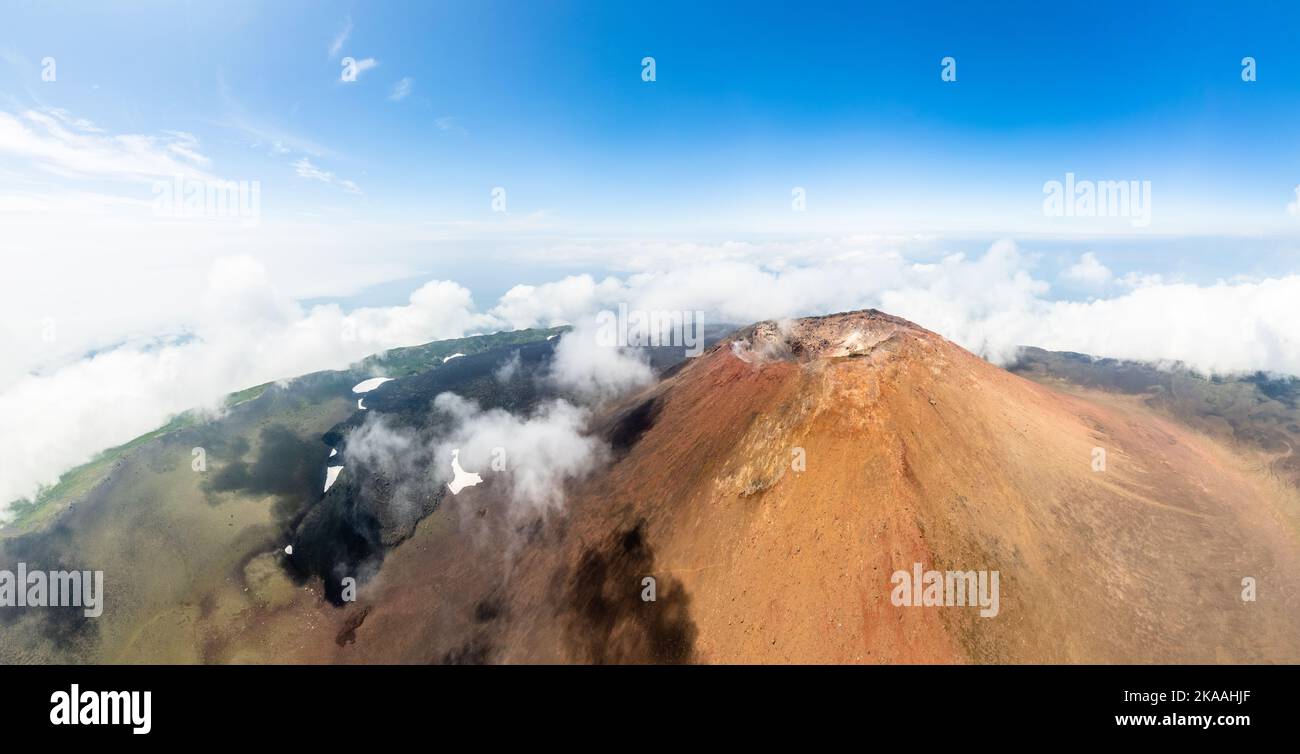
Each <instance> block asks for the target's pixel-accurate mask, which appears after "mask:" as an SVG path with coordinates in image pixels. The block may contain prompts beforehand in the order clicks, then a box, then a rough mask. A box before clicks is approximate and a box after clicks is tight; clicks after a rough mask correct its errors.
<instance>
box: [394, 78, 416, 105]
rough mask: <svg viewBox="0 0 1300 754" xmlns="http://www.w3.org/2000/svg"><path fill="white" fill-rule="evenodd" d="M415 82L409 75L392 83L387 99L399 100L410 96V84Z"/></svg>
mask: <svg viewBox="0 0 1300 754" xmlns="http://www.w3.org/2000/svg"><path fill="white" fill-rule="evenodd" d="M413 83H415V82H414V81H413V80H412V79H411V77H410V76H407V77H405V78H403V79H402V80H401V81H398V82H397V83H396V84H393V91H392V92H391V93H389V95H388V99H390V100H392V101H393V102H401V101H402V100H404V99H406V98H407V97H409V96H411V85H412V84H413Z"/></svg>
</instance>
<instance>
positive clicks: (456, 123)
mask: <svg viewBox="0 0 1300 754" xmlns="http://www.w3.org/2000/svg"><path fill="white" fill-rule="evenodd" d="M433 124H434V125H435V126H437V127H438V129H439V130H441V131H446V132H448V133H454V134H460V135H461V136H468V135H469V130H468V129H466V128H465V126H463V125H461V122H460V118H455V117H452V116H450V115H444V116H442V117H441V118H436V119H435V120H434V121H433Z"/></svg>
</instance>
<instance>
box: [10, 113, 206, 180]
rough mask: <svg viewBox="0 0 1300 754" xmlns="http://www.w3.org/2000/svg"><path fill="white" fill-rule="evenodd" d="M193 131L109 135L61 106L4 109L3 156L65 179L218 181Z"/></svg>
mask: <svg viewBox="0 0 1300 754" xmlns="http://www.w3.org/2000/svg"><path fill="white" fill-rule="evenodd" d="M198 149H199V142H198V139H197V138H196V137H195V136H193V135H192V134H187V133H183V132H167V133H163V134H159V135H144V134H120V135H108V134H105V133H104V132H103V131H102V130H100V129H99V128H97V127H95V126H94V125H93V124H90V123H88V122H86V121H80V120H75V119H72V118H70V117H69V116H67V114H66V113H63V112H62V111H59V110H51V111H36V110H28V111H25V112H23V113H22V114H21V115H13V114H11V113H7V112H3V111H0V155H6V154H7V155H10V156H11V157H16V158H18V159H20V160H22V161H24V162H25V163H27V164H28V165H29V166H34V167H36V168H38V169H40V170H43V171H46V172H48V173H51V174H53V175H57V176H61V177H64V178H74V179H100V180H114V181H134V182H150V183H152V182H154V181H157V180H159V179H164V178H172V177H174V176H178V175H179V176H184V177H186V178H189V179H194V180H203V181H206V180H213V179H214V178H213V176H211V175H209V174H208V173H207V172H205V171H204V169H203V168H204V167H205V166H206V165H208V164H209V163H210V162H211V161H210V160H209V159H208V158H207V157H206V156H204V155H203V154H201V153H200V152H199V151H198Z"/></svg>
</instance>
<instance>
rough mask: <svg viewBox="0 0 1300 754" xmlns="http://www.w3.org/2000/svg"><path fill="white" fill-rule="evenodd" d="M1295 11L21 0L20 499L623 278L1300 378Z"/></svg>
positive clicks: (987, 337)
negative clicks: (100, 454)
mask: <svg viewBox="0 0 1300 754" xmlns="http://www.w3.org/2000/svg"><path fill="white" fill-rule="evenodd" d="M906 6H915V7H906ZM1296 28H1300V6H1296V5H1295V4H1294V3H1291V4H1284V3H1277V4H1265V3H1253V4H1249V5H1248V6H1240V5H1236V6H1223V7H1222V8H1221V9H1218V10H1209V9H1205V8H1202V7H1201V4H1198V3H1185V2H1183V3H1172V2H1171V3H1136V4H1135V3H1108V2H1103V3H1091V4H1087V5H1085V6H1081V7H1071V6H1070V4H1065V3H1041V2H1037V3H1028V2H1027V3H926V4H908V3H888V4H886V3H851V4H850V3H844V4H829V3H826V4H822V3H808V2H805V3H743V4H741V3H707V4H705V3H678V2H656V3H623V2H584V3H576V2H515V3H505V2H493V1H483V0H476V1H475V2H464V3H447V2H428V1H425V2H410V3H398V2H371V3H350V2H296V1H294V0H276V1H275V2H266V3H252V2H243V1H242V0H222V2H213V3H200V2H125V1H124V2H113V3H101V4H91V3H80V2H78V3H73V2H52V1H49V2H9V3H7V4H6V7H5V8H4V10H3V14H2V15H0V254H2V255H3V261H4V269H5V274H4V276H2V277H0V353H2V354H4V358H3V359H0V417H3V419H4V421H5V422H6V425H5V426H0V458H4V459H5V461H6V464H7V466H6V470H5V474H3V475H0V505H2V503H3V501H5V500H7V499H12V498H15V497H18V496H22V495H26V494H30V493H32V491H34V490H35V489H37V488H39V486H40V485H42V484H49V483H52V482H53V481H54V480H56V479H57V478H58V475H59V474H60V473H62V472H63V471H65V470H66V469H68V468H71V467H72V466H75V465H76V464H78V463H81V462H84V461H85V460H86V459H88V458H89V457H91V456H92V455H93V454H94V453H95V452H97V451H99V450H102V449H103V448H105V447H111V446H112V445H115V444H118V443H121V442H125V441H127V440H130V439H131V438H133V437H136V436H138V435H139V434H142V433H144V432H147V431H149V430H151V429H154V428H156V427H158V426H160V425H161V424H162V423H164V422H165V421H166V420H167V418H168V417H169V416H172V415H174V414H175V413H176V412H179V411H182V410H185V409H188V408H191V407H193V406H199V405H216V404H217V403H218V402H219V401H220V400H221V398H222V397H223V396H224V395H226V394H228V393H229V392H231V391H234V390H239V389H243V388H246V387H249V386H252V385H256V384H260V383H262V382H266V381H268V380H276V379H282V378H286V377H292V376H295V375H299V374H303V373H306V372H310V371H315V370H319V369H334V368H341V367H344V366H346V365H348V364H350V363H353V362H355V361H356V360H357V359H359V358H362V357H364V356H366V355H368V354H371V353H376V352H379V351H383V350H385V349H388V348H392V347H396V346H403V345H412V344H416V343H423V342H428V341H431V340H436V339H441V338H451V337H460V336H464V335H470V334H475V333H481V332H494V331H497V330H502V329H516V328H520V327H530V326H549V325H552V324H557V323H561V322H567V323H571V324H575V331H574V332H575V333H579V332H582V331H583V329H582V323H584V322H589V321H590V320H591V318H592V317H593V315H594V313H595V312H597V311H600V310H605V309H610V308H613V307H617V306H620V305H625V304H630V305H632V306H633V307H640V308H645V309H657V310H658V309H662V310H669V311H692V312H694V311H703V312H706V319H707V320H708V321H711V322H728V323H742V322H752V321H755V320H758V319H764V318H781V317H793V316H805V315H811V314H824V313H829V312H834V311H843V310H848V309H858V308H865V307H878V308H882V309H885V310H887V311H890V312H891V313H893V314H897V315H900V316H903V317H906V318H908V319H911V320H913V321H915V322H917V323H919V324H921V325H923V326H925V327H929V328H931V329H933V330H935V331H936V332H939V333H940V334H942V335H944V336H945V337H948V338H950V339H952V340H953V341H954V342H956V343H958V344H959V345H961V346H963V347H966V348H968V349H970V350H971V351H973V352H976V353H978V354H980V355H982V356H985V357H986V358H989V359H990V360H993V361H997V362H999V363H1000V362H1003V361H1005V360H1006V359H1007V358H1009V356H1010V355H1011V354H1014V352H1015V349H1016V348H1017V347H1018V346H1020V345H1037V346H1041V347H1045V348H1051V349H1057V350H1072V351H1080V352H1085V353H1093V354H1097V355H1102V356H1113V357H1118V358H1134V359H1143V360H1149V361H1176V360H1177V361H1183V362H1185V363H1188V364H1190V365H1192V366H1194V367H1196V368H1198V369H1202V370H1204V371H1207V372H1232V373H1237V372H1242V371H1252V370H1257V369H1263V370H1269V371H1277V372H1283V373H1289V374H1300V324H1298V323H1300V233H1297V230H1300V192H1298V190H1297V185H1298V184H1300V154H1298V153H1297V149H1298V147H1297V139H1296V136H1295V134H1296V133H1297V126H1298V125H1300V55H1298V54H1297V53H1296V50H1297V46H1296V44H1295V41H1294V36H1295V31H1294V30H1295V29H1296ZM647 56H649V57H653V58H654V60H655V80H653V81H646V80H644V79H643V75H642V74H643V67H642V60H643V58H646V57H647ZM948 57H951V58H952V59H953V60H954V61H955V74H956V77H955V80H953V81H945V80H944V78H943V75H942V74H943V72H944V70H945V66H944V63H943V62H942V61H943V60H944V58H948ZM1246 57H1251V58H1254V60H1255V66H1256V68H1255V73H1256V80H1254V81H1244V80H1243V78H1242V72H1243V68H1242V59H1243V58H1246ZM346 58H351V59H352V60H353V61H354V62H355V63H356V64H357V70H358V75H357V76H356V78H355V80H353V81H345V80H343V78H344V77H343V75H342V74H343V71H344V67H343V63H344V60H345V59H346ZM47 59H48V60H47ZM50 61H52V63H53V65H51V64H50ZM948 70H952V68H951V66H950V67H949V68H948ZM51 74H52V75H51ZM1070 176H1073V178H1070ZM230 182H234V183H233V184H232V183H230ZM1053 182H1058V183H1060V184H1061V186H1062V187H1063V186H1064V185H1066V184H1068V185H1069V186H1070V187H1071V188H1070V189H1069V191H1071V192H1072V193H1071V194H1070V195H1069V199H1068V201H1063V202H1061V203H1058V204H1057V205H1054V206H1056V207H1058V208H1059V209H1060V211H1059V212H1056V211H1052V210H1051V208H1050V207H1051V206H1053V205H1049V204H1045V198H1048V197H1050V196H1052V192H1053V191H1056V190H1059V191H1066V189H1064V188H1060V189H1053V188H1052V187H1053V185H1054V183H1053ZM181 185H183V186H186V187H188V188H196V187H197V188H199V189H201V191H200V192H199V196H200V197H206V198H209V199H211V198H213V197H215V196H217V194H218V192H220V191H224V190H225V189H222V188H219V187H222V186H229V185H236V186H243V187H246V188H247V189H248V190H247V191H245V190H244V189H243V188H241V189H240V191H241V193H240V197H241V201H242V199H244V198H248V199H249V200H250V202H249V209H250V211H249V212H247V213H245V212H244V211H243V205H242V204H241V205H240V206H241V210H240V212H239V213H236V214H233V215H232V214H230V213H223V212H220V211H206V210H205V211H201V212H198V213H190V212H188V210H186V211H181V210H184V209H185V206H184V202H170V203H169V202H167V201H164V200H165V199H166V197H167V196H168V195H169V194H168V192H169V191H171V190H172V189H170V188H169V187H172V186H181ZM214 187H218V188H214ZM254 187H256V193H255V194H254V193H253V188H254ZM1102 187H1106V191H1107V196H1115V195H1116V194H1115V193H1114V192H1115V191H1118V190H1119V189H1121V188H1122V189H1126V190H1127V189H1130V188H1131V191H1130V192H1129V194H1128V196H1127V201H1124V202H1119V203H1117V204H1115V207H1116V209H1117V210H1118V209H1121V208H1122V209H1124V210H1125V212H1119V211H1113V212H1112V211H1107V212H1103V213H1101V216H1098V213H1096V212H1095V211H1094V210H1095V209H1096V208H1097V207H1098V206H1100V205H1099V204H1098V203H1097V202H1095V201H1093V199H1092V197H1095V196H1097V195H1099V194H1098V192H1099V191H1100V190H1101V188H1102ZM1147 187H1149V195H1148V194H1147V191H1148V188H1147ZM495 189H502V190H504V192H505V194H504V196H505V204H504V206H502V205H501V204H499V203H498V204H497V206H496V207H494V204H493V196H494V194H493V192H494V190H495ZM186 190H187V191H188V189H186ZM1045 192H1046V193H1045ZM253 196H256V202H253V201H252V199H251V198H252V197H253ZM1148 196H1149V199H1148V198H1147V197H1148ZM1085 199H1086V201H1085ZM1138 199H1142V200H1141V201H1137V200H1138ZM1288 205H1291V206H1288ZM206 206H207V205H203V204H202V203H200V207H206ZM1067 207H1068V211H1066V208H1067ZM498 209H500V210H503V211H497V210H498ZM1128 210H1133V211H1131V212H1130V211H1128ZM345 332H346V333H355V334H356V336H355V337H351V336H348V337H345V336H344V335H343V333H345ZM566 337H572V338H574V339H575V341H574V342H575V343H577V344H578V345H577V346H575V348H574V350H573V351H572V353H575V354H585V356H588V357H591V358H592V361H591V363H582V364H578V365H577V367H576V368H577V371H578V372H581V371H582V370H583V369H587V370H589V371H590V373H591V375H593V376H595V377H599V376H600V375H601V374H603V371H602V370H606V371H611V373H612V372H617V370H616V369H611V368H610V365H609V364H608V363H605V362H603V361H602V360H601V359H602V358H604V357H607V356H608V355H609V354H608V353H606V352H604V351H602V350H600V349H595V348H591V349H585V350H584V349H583V348H582V347H581V346H582V343H581V341H580V340H578V338H579V337H580V336H578V335H576V334H574V335H570V336H566ZM2 518H3V510H2V509H0V519H2Z"/></svg>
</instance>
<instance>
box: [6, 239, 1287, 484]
mask: <svg viewBox="0 0 1300 754" xmlns="http://www.w3.org/2000/svg"><path fill="white" fill-rule="evenodd" d="M699 258H700V259H701V261H698V262H694V263H692V262H679V263H674V264H668V265H665V266H663V267H662V268H660V269H658V270H654V271H645V272H639V273H635V274H630V275H627V276H623V277H614V276H611V277H607V278H604V279H601V280H597V279H596V278H594V277H592V276H590V275H576V276H570V277H566V278H563V279H561V280H557V281H554V282H551V283H546V284H543V285H521V286H516V287H515V288H512V289H510V290H509V291H507V292H506V293H505V294H504V295H503V296H502V297H501V298H500V299H499V300H498V301H497V302H496V304H495V305H494V306H491V307H490V308H488V309H486V310H480V309H479V308H477V307H476V306H475V304H474V302H473V300H472V297H471V295H470V292H469V290H467V289H466V288H464V287H462V286H460V285H458V284H456V283H454V282H450V281H433V282H430V283H427V284H425V285H424V286H422V287H421V288H419V289H418V290H417V291H415V292H414V293H413V294H412V295H411V296H410V299H409V301H408V302H407V303H405V304H403V305H401V306H393V307H374V308H362V309H357V310H354V311H351V312H344V311H342V310H341V309H340V308H338V307H337V306H334V305H326V306H317V307H313V308H311V309H305V308H303V307H302V306H301V305H300V304H298V303H297V302H296V301H294V300H293V299H292V298H290V297H288V296H286V295H284V294H282V293H281V292H279V291H278V290H277V288H276V286H275V285H274V284H273V283H272V281H271V280H270V278H269V276H268V275H267V273H266V271H265V269H264V268H263V267H262V265H261V264H259V263H258V262H256V261H254V260H253V259H251V258H248V257H235V258H229V259H223V260H220V261H219V262H218V263H217V264H216V265H214V266H213V268H212V269H211V271H210V272H209V274H208V275H207V282H206V293H205V294H204V296H203V297H202V302H201V306H200V307H199V313H198V314H197V315H196V318H195V320H194V321H193V322H190V323H188V324H187V326H186V328H185V329H184V331H183V337H181V338H173V339H172V340H169V341H148V340H145V341H132V342H129V343H126V344H123V345H119V346H118V347H116V348H109V349H103V350H101V351H99V352H96V353H95V354H94V355H92V356H89V357H87V358H82V359H77V360H68V359H67V358H66V357H64V358H62V359H61V360H59V361H56V362H53V363H43V362H40V361H39V360H38V359H37V357H38V356H39V354H38V353H37V352H33V351H31V350H30V349H28V350H26V351H24V350H22V349H15V350H14V351H11V352H10V353H18V354H25V355H24V356H23V357H22V358H23V359H24V361H22V362H21V363H17V364H11V365H7V366H6V368H5V369H3V370H0V422H3V425H2V426H0V458H4V459H5V469H4V474H3V476H2V477H0V500H3V501H7V500H12V499H14V498H18V497H21V496H26V495H31V494H33V493H34V492H35V491H36V489H37V487H38V486H39V485H42V484H52V483H53V482H54V481H56V480H57V478H58V475H59V474H60V473H61V472H63V471H65V470H67V469H68V468H71V467H72V466H74V465H76V464H79V463H82V462H84V461H86V460H89V459H90V458H91V457H92V456H93V454H94V453H96V452H98V451H100V450H102V449H104V448H106V447H110V446H113V445H116V444H120V443H122V442H126V441H128V440H130V439H132V438H134V437H136V436H139V435H140V434H143V433H145V432H148V431H150V430H152V429H155V428H156V427H158V426H160V425H162V424H163V423H164V422H165V421H166V420H167V419H168V417H170V416H172V415H174V414H176V413H178V412H180V411H183V410H185V409H188V408H191V407H194V406H202V405H209V406H211V405H215V404H216V403H217V402H218V401H219V400H220V399H221V397H222V396H224V395H225V394H227V393H229V392H232V391H235V390H239V389H242V388H245V387H249V386H251V385H256V384H260V383H262V382H267V381H271V380H277V379H283V378H288V377H292V376H295V375H298V374H302V373H305V372H309V371H314V370H319V369H326V368H341V367H344V366H346V365H347V364H349V363H351V362H353V361H355V360H357V359H359V358H362V357H364V356H366V355H368V354H370V353H374V352H377V351H382V350H384V349H387V348H392V347H396V346H402V345H412V344H416V343H423V342H427V341H430V340H437V339H443V338H451V337H460V336H463V335H466V334H473V333H485V332H494V331H498V330H508V329H517V328H522V327H532V326H550V325H553V324H557V323H561V322H564V323H573V324H575V329H574V331H573V333H571V334H570V335H567V336H565V338H564V339H563V340H562V341H561V342H560V344H559V346H558V351H557V359H556V362H555V370H554V372H553V374H552V376H553V378H554V379H556V380H557V381H559V382H560V383H561V384H562V385H564V386H565V387H567V388H568V389H570V390H572V391H573V392H574V393H576V394H579V395H582V396H583V397H586V398H591V399H599V398H600V397H602V396H606V397H607V396H608V395H611V394H615V393H617V392H619V391H622V390H626V389H630V388H633V387H636V386H637V385H640V384H644V383H645V382H646V381H647V380H648V379H649V378H650V375H649V370H648V369H647V368H646V367H645V366H644V364H642V363H640V362H639V361H636V360H635V359H632V358H629V357H628V356H627V355H626V354H620V353H619V352H618V351H616V350H614V349H610V348H607V347H601V346H597V345H596V344H595V340H594V337H593V328H591V327H590V326H589V325H590V323H591V321H592V319H591V318H592V316H593V314H594V313H595V312H598V311H601V310H606V309H613V308H616V307H617V306H618V305H619V304H621V303H626V304H628V305H629V306H630V307H631V308H633V309H642V310H669V311H681V310H686V311H697V310H700V311H704V312H705V313H706V316H707V318H708V320H709V321H712V322H718V323H723V322H726V323H736V324H744V323H749V322H752V321H755V320H758V319H769V318H782V317H794V316H804V315H810V314H822V313H827V312H834V311H844V310H850V309H860V308H866V307H876V308H880V309H883V310H885V311H888V312H890V313H892V314H896V315H899V316H902V317H906V318H908V319H911V320H913V321H915V322H917V323H918V324H921V325H923V326H925V327H927V328H929V329H932V330H935V331H936V332H938V333H940V334H942V335H944V336H945V337H948V338H949V339H951V340H953V341H955V342H956V343H958V344H959V345H962V346H964V347H966V348H968V349H970V350H972V351H974V352H976V353H978V354H980V355H982V356H985V357H986V358H989V359H991V360H993V361H995V362H1005V361H1007V360H1008V359H1010V358H1012V357H1014V354H1015V350H1016V348H1017V347H1018V346H1020V345H1036V346H1040V347H1043V348H1049V349H1057V350H1072V351H1081V352H1086V353H1091V354H1095V355H1101V356H1112V357H1118V358H1130V359H1140V360H1148V361H1182V362H1184V363H1186V364H1188V365H1190V366H1192V367H1195V368H1198V369H1201V370H1203V371H1207V372H1220V373H1231V372H1245V371H1254V370H1266V371H1274V372H1286V373H1293V374H1300V276H1294V275H1292V276H1286V277H1281V278H1275V279H1265V280H1246V281H1240V280H1234V281H1225V282H1219V283H1215V284H1212V285H1201V286H1198V285H1191V284H1184V283H1177V282H1164V281H1163V280H1161V279H1160V278H1158V277H1152V278H1140V277H1135V278H1131V279H1129V280H1128V282H1127V284H1126V285H1127V286H1128V287H1125V288H1124V291H1123V293H1122V294H1120V295H1114V296H1111V297H1107V298H1095V299H1090V300H1088V301H1063V300H1053V299H1051V298H1050V292H1051V285H1050V284H1049V283H1048V282H1046V281H1044V280H1041V279H1039V278H1037V277H1035V275H1034V274H1033V258H1032V256H1031V255H1028V254H1026V253H1024V252H1023V251H1022V250H1021V249H1020V248H1019V247H1017V246H1016V244H1014V243H1011V242H1009V241H1003V242H999V243H996V244H994V245H993V246H991V247H990V248H989V249H988V250H987V251H986V252H984V253H983V254H981V255H979V256H976V257H967V256H965V255H961V254H953V255H950V256H947V257H943V258H941V259H939V260H938V261H934V262H929V263H918V262H915V261H912V260H909V259H907V258H906V257H905V256H903V255H901V254H898V253H895V252H878V253H868V252H863V253H857V254H839V255H836V256H833V257H829V258H822V259H818V260H809V261H806V262H800V263H797V264H792V263H786V262H782V263H773V262H771V261H769V262H767V263H763V262H758V261H747V260H744V259H740V258H733V257H729V256H722V257H712V258H710V257H708V256H706V255H700V257H699ZM1094 262H1095V265H1094V264H1093V263H1094ZM1080 264H1081V265H1083V267H1084V268H1085V269H1093V270H1094V271H1095V267H1097V266H1102V261H1101V260H1100V259H1097V258H1096V257H1095V256H1094V257H1092V258H1091V259H1088V258H1085V259H1082V260H1080ZM1085 277H1089V275H1085ZM1091 277H1095V276H1091ZM584 323H585V324H584Z"/></svg>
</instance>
